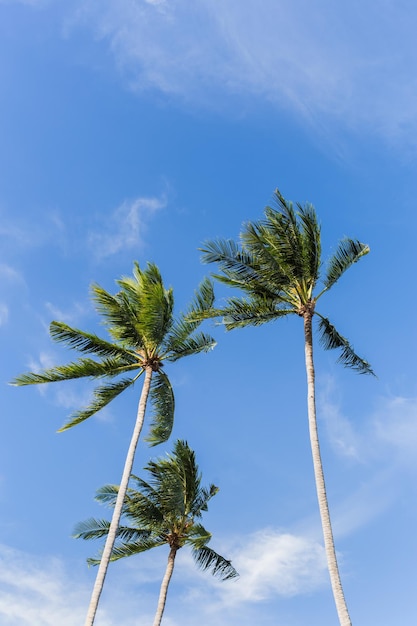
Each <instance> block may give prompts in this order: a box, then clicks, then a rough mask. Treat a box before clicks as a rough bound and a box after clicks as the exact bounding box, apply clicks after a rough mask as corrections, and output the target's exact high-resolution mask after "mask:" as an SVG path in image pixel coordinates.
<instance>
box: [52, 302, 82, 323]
mask: <svg viewBox="0 0 417 626" xmlns="http://www.w3.org/2000/svg"><path fill="white" fill-rule="evenodd" d="M45 307H46V309H47V310H48V312H49V313H50V314H51V316H52V318H53V319H54V320H56V321H59V322H65V323H66V324H74V323H75V321H76V320H78V319H79V318H80V317H82V316H83V315H84V314H85V312H86V310H87V308H86V306H85V305H82V304H80V303H78V302H76V303H75V304H73V305H72V306H71V308H69V309H68V310H65V311H64V310H63V309H60V308H59V307H57V306H55V305H54V304H52V302H46V303H45Z"/></svg>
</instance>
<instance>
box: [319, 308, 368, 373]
mask: <svg viewBox="0 0 417 626" xmlns="http://www.w3.org/2000/svg"><path fill="white" fill-rule="evenodd" d="M316 315H318V316H319V318H320V322H319V329H320V332H321V336H320V341H321V344H322V346H323V347H324V349H325V350H334V349H336V348H340V349H341V351H342V352H341V354H340V356H339V358H338V359H337V361H338V363H342V365H344V366H345V367H349V368H352V369H353V370H355V371H357V372H359V374H372V375H373V376H375V374H374V372H373V370H372V368H371V366H370V364H369V363H368V361H365V359H362V358H361V357H359V356H358V355H357V354H356V353H355V351H354V350H353V347H352V346H351V345H350V343H349V341H348V340H347V339H346V338H345V337H343V336H342V335H340V334H339V333H338V332H337V330H336V328H335V327H334V326H333V324H331V323H330V321H329V320H328V319H327V318H326V317H323V316H322V315H320V314H319V313H317V312H316Z"/></svg>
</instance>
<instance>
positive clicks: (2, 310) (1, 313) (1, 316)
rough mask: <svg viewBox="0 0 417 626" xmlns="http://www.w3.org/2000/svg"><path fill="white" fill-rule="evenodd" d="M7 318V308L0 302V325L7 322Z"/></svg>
mask: <svg viewBox="0 0 417 626" xmlns="http://www.w3.org/2000/svg"><path fill="white" fill-rule="evenodd" d="M8 319H9V309H8V307H7V306H6V305H5V304H1V303H0V326H4V325H5V324H7V320H8Z"/></svg>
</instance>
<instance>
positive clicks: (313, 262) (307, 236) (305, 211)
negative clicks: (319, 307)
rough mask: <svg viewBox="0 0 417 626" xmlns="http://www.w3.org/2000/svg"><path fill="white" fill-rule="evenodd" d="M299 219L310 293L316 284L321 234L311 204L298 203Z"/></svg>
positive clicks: (318, 270) (319, 261)
mask: <svg viewBox="0 0 417 626" xmlns="http://www.w3.org/2000/svg"><path fill="white" fill-rule="evenodd" d="M298 208H299V212H298V215H299V220H300V223H301V225H302V232H303V256H304V265H305V274H306V278H307V280H308V282H309V287H310V294H309V297H311V293H312V291H313V288H314V285H315V284H316V282H317V280H318V278H319V273H320V265H321V234H320V225H319V223H318V220H317V215H316V212H315V210H314V207H313V205H312V204H309V203H307V204H305V206H301V205H298Z"/></svg>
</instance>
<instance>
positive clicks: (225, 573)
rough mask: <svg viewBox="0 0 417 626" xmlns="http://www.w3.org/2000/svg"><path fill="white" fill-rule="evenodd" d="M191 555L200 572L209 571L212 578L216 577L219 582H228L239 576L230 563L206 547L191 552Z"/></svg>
mask: <svg viewBox="0 0 417 626" xmlns="http://www.w3.org/2000/svg"><path fill="white" fill-rule="evenodd" d="M192 554H193V557H194V560H195V562H196V563H197V565H198V566H199V567H200V568H201V569H202V570H209V571H210V572H211V573H212V574H213V576H218V577H219V578H220V579H221V580H230V579H231V578H237V577H238V576H239V574H238V573H237V571H236V570H235V568H234V567H233V565H232V563H231V561H228V560H227V559H225V558H224V557H222V556H221V555H220V554H217V552H215V551H214V550H212V549H211V548H209V547H207V546H205V547H203V548H200V549H196V550H193V551H192Z"/></svg>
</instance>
